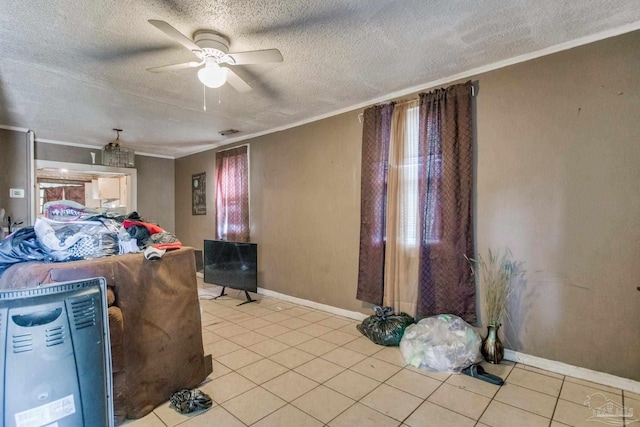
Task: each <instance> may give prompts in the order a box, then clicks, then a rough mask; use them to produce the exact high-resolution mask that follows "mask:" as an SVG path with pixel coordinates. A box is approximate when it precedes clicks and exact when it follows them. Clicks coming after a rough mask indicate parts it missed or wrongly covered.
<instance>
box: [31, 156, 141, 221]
mask: <svg viewBox="0 0 640 427" xmlns="http://www.w3.org/2000/svg"><path fill="white" fill-rule="evenodd" d="M35 172H36V173H35V175H36V182H35V185H34V203H33V209H32V218H33V221H34V222H35V219H36V218H37V217H38V216H41V215H42V214H43V206H44V204H45V203H47V202H48V201H53V200H72V201H74V202H78V203H80V204H82V205H84V206H87V207H90V208H93V209H95V210H96V211H98V212H106V213H114V214H120V215H126V214H127V213H129V212H132V211H135V210H136V209H137V206H136V201H137V170H136V169H134V168H114V167H108V166H100V165H87V164H82V163H65V162H54V161H49V160H35Z"/></svg>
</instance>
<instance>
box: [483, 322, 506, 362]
mask: <svg viewBox="0 0 640 427" xmlns="http://www.w3.org/2000/svg"><path fill="white" fill-rule="evenodd" d="M499 329H500V325H489V326H487V337H486V338H485V339H483V340H482V346H481V347H480V352H481V353H482V356H483V357H484V360H486V361H487V362H489V363H494V364H498V363H500V361H501V360H502V359H504V345H502V341H500V338H499V337H498V330H499Z"/></svg>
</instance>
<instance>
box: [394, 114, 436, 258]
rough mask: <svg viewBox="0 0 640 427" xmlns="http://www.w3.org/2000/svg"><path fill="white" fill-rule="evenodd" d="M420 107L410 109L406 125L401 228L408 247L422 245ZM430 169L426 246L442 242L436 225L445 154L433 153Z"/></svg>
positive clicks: (402, 170)
mask: <svg viewBox="0 0 640 427" xmlns="http://www.w3.org/2000/svg"><path fill="white" fill-rule="evenodd" d="M418 113H419V107H417V106H416V107H412V108H409V109H407V113H406V118H405V124H406V133H405V140H404V141H403V142H402V143H403V144H404V161H403V163H402V165H401V166H400V173H402V175H403V177H402V182H404V184H405V189H404V190H405V194H407V197H406V198H404V199H403V204H404V205H403V207H402V210H401V212H402V218H401V226H400V235H401V236H402V240H403V241H404V244H405V245H406V246H416V245H418V242H419V238H418V236H419V234H420V228H419V218H418V214H419V205H420V188H419V176H418V173H419V171H420V161H421V153H420V152H419V149H418V141H419V122H420V118H419V115H418ZM428 156H429V157H428V159H427V160H428V161H427V162H426V165H425V166H426V167H427V168H428V186H429V190H432V191H429V192H427V210H426V214H425V218H423V224H424V227H426V229H427V230H426V233H425V242H424V243H425V244H429V243H437V242H438V241H439V232H438V227H437V226H436V221H437V218H436V214H435V212H436V203H435V202H436V197H435V194H434V192H435V191H438V188H439V182H440V176H441V173H442V167H441V163H442V162H441V157H442V156H441V153H429V155H428Z"/></svg>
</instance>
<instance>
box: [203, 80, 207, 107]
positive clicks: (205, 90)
mask: <svg viewBox="0 0 640 427" xmlns="http://www.w3.org/2000/svg"><path fill="white" fill-rule="evenodd" d="M202 100H203V101H202V109H203V110H204V111H207V87H206V86H205V85H202Z"/></svg>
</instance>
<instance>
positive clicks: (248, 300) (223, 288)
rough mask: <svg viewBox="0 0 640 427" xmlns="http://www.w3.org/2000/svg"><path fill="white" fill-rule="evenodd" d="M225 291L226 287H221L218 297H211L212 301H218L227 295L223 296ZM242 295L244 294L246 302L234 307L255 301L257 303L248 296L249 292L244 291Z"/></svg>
mask: <svg viewBox="0 0 640 427" xmlns="http://www.w3.org/2000/svg"><path fill="white" fill-rule="evenodd" d="M225 289H227V287H226V286H223V287H222V292H220V295H218V296H217V297H213V299H218V298H220V297H223V296H226V295H227V294H225V293H224V290H225ZM244 294H245V296H246V297H247V300H246V301H244V302H241V303H240V304H238V305H237V306H236V307H239V306H241V305H244V304H247V303H250V302H256V301H257V300H255V299H252V298H251V295H249V292H248V291H244Z"/></svg>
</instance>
